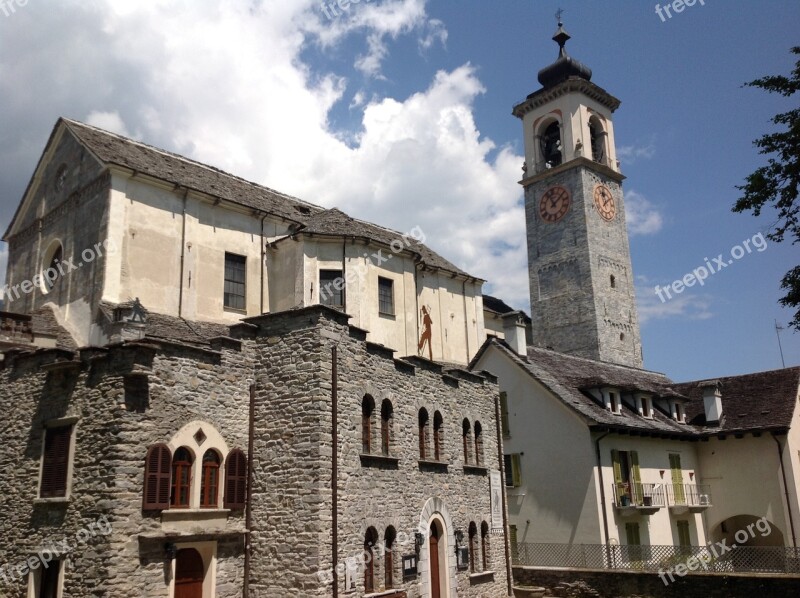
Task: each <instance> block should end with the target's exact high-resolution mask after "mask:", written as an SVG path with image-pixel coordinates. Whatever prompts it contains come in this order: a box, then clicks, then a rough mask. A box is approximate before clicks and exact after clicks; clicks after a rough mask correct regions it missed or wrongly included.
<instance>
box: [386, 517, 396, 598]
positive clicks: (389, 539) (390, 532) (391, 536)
mask: <svg viewBox="0 0 800 598" xmlns="http://www.w3.org/2000/svg"><path fill="white" fill-rule="evenodd" d="M395 538H397V532H396V531H395V529H394V528H393V527H392V526H389V527H387V528H386V533H385V534H384V536H383V546H384V555H383V570H384V578H383V581H384V585H385V589H387V590H390V589H392V588H393V587H394V554H393V553H392V551H393V550H394V541H395Z"/></svg>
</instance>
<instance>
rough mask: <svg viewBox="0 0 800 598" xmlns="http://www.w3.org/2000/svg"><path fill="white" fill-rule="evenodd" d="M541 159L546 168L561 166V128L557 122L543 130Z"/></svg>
mask: <svg viewBox="0 0 800 598" xmlns="http://www.w3.org/2000/svg"><path fill="white" fill-rule="evenodd" d="M541 144H542V157H543V158H544V164H545V167H546V168H554V167H556V166H558V165H559V164H561V161H562V159H563V158H562V155H561V127H560V126H559V124H558V122H557V121H554V122H552V123H550V124H549V125H548V126H547V128H545V130H544V133H543V134H542V137H541Z"/></svg>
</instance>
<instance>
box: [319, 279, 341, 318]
mask: <svg viewBox="0 0 800 598" xmlns="http://www.w3.org/2000/svg"><path fill="white" fill-rule="evenodd" d="M344 299H345V282H344V275H343V272H342V271H341V270H320V271H319V302H320V303H321V304H322V305H327V306H328V307H333V308H335V309H344Z"/></svg>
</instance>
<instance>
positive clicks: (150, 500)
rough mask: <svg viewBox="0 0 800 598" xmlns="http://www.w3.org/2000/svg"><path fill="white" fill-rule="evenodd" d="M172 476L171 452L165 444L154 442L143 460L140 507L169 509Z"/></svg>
mask: <svg viewBox="0 0 800 598" xmlns="http://www.w3.org/2000/svg"><path fill="white" fill-rule="evenodd" d="M171 476H172V453H171V452H170V450H169V447H168V446H167V445H166V444H154V445H153V446H151V447H150V448H149V449H148V450H147V457H145V462H144V493H143V499H142V509H144V510H146V511H150V510H153V511H154V510H163V509H169V494H170V484H171V479H170V478H171Z"/></svg>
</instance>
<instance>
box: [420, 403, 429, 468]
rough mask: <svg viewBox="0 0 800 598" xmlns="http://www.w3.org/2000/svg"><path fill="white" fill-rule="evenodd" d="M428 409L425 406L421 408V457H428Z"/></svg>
mask: <svg viewBox="0 0 800 598" xmlns="http://www.w3.org/2000/svg"><path fill="white" fill-rule="evenodd" d="M428 423H429V418H428V410H427V409H425V408H424V407H423V408H422V409H420V410H419V458H420V459H427V458H428V428H429V427H430V426H429V425H428Z"/></svg>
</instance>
